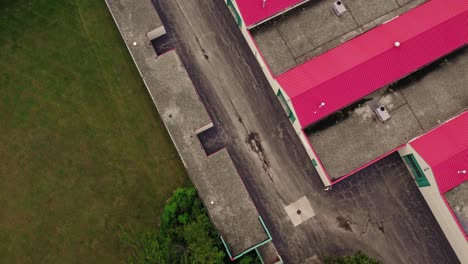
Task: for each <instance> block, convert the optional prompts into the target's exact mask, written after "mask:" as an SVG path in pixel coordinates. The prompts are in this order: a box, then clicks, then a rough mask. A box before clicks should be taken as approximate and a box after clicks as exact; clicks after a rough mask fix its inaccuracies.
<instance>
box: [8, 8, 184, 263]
mask: <svg viewBox="0 0 468 264" xmlns="http://www.w3.org/2000/svg"><path fill="white" fill-rule="evenodd" d="M187 184H189V181H188V180H187V177H186V173H185V170H184V169H183V166H182V163H181V162H180V160H179V158H178V155H177V152H176V151H175V148H174V147H173V145H172V143H171V141H170V138H169V136H168V134H167V132H166V130H165V128H164V125H163V123H162V122H161V120H160V118H159V116H158V114H157V111H156V109H155V107H154V105H153V103H152V101H151V99H150V97H149V95H148V94H147V91H146V89H145V87H144V85H143V82H142V80H141V79H140V76H139V75H138V72H137V70H136V68H135V66H134V65H133V62H132V60H131V58H130V56H129V54H128V52H127V50H126V48H125V46H124V44H123V41H122V40H121V37H120V35H119V33H118V31H117V28H116V27H115V25H114V22H113V20H112V17H111V15H110V14H109V12H108V10H107V7H106V5H105V3H104V0H76V1H68V0H65V1H58V0H0V263H122V262H124V261H125V260H127V258H128V256H129V254H130V253H131V249H130V248H128V247H126V246H125V244H124V243H122V241H121V239H120V235H121V234H122V232H124V231H128V230H136V231H138V230H149V229H150V228H154V227H155V226H156V225H157V221H158V217H159V215H160V213H161V211H162V208H163V206H164V204H165V201H166V200H167V199H168V197H169V196H170V195H171V193H172V191H173V190H174V189H175V188H176V187H179V186H183V185H187Z"/></svg>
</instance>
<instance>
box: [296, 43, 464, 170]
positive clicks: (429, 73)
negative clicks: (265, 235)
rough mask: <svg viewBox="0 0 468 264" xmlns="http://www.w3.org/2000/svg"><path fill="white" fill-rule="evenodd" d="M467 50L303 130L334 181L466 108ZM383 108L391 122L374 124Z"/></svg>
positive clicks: (460, 51) (462, 50)
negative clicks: (381, 107) (374, 111)
mask: <svg viewBox="0 0 468 264" xmlns="http://www.w3.org/2000/svg"><path fill="white" fill-rule="evenodd" d="M467 87H468V47H465V48H462V49H460V50H458V51H456V52H454V53H453V54H450V55H448V56H447V57H445V58H443V59H440V60H438V61H437V62H435V63H433V64H431V65H429V66H427V67H425V68H423V69H422V70H420V71H418V72H416V73H414V74H412V75H410V76H407V77H405V78H404V79H402V80H400V81H398V82H396V83H394V84H393V85H390V86H386V87H383V88H381V89H380V90H378V91H376V92H375V93H373V94H371V95H369V96H367V97H366V98H364V99H363V100H362V101H360V102H357V103H355V104H354V105H351V106H349V107H347V108H345V109H343V110H342V111H340V112H337V113H336V114H334V115H332V116H329V117H327V118H325V119H323V120H321V121H319V122H317V123H315V124H313V125H312V126H310V127H308V128H307V129H306V130H305V131H306V133H307V135H308V137H309V139H310V142H311V144H312V146H313V148H314V149H315V151H316V152H317V155H318V157H319V159H320V160H321V162H322V164H323V165H324V167H325V170H326V171H327V172H328V174H329V175H330V177H331V178H332V179H337V178H339V177H342V176H344V175H346V174H348V173H350V172H352V171H354V170H356V169H359V168H360V167H362V166H364V165H366V164H367V163H368V162H370V161H372V160H374V159H377V158H379V157H381V156H382V155H384V154H386V153H389V152H390V151H392V150H394V149H395V148H398V147H399V146H401V145H403V144H406V143H407V142H408V141H409V140H411V139H412V138H415V137H417V136H419V135H422V134H423V133H425V132H427V131H428V130H430V129H431V128H433V127H435V126H437V125H438V124H440V123H442V122H444V121H446V120H448V119H450V118H452V117H454V116H455V115H457V114H459V113H461V112H462V111H463V110H465V109H466V108H467V107H468V88H467ZM380 105H384V106H385V107H386V108H387V109H388V110H389V112H390V115H391V119H390V120H388V121H386V122H385V123H380V122H378V121H377V120H376V116H375V114H374V113H373V109H375V108H377V107H378V106H380Z"/></svg>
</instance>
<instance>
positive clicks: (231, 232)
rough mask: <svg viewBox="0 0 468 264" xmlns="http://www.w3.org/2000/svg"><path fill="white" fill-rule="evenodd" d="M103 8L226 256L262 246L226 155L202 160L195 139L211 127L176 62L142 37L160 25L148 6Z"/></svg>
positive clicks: (255, 218) (123, 3) (252, 210)
mask: <svg viewBox="0 0 468 264" xmlns="http://www.w3.org/2000/svg"><path fill="white" fill-rule="evenodd" d="M106 2H107V4H108V6H109V10H110V11H111V13H112V15H113V17H114V19H115V21H116V24H117V26H118V27H119V30H120V32H121V35H122V37H123V39H124V41H125V43H126V45H127V47H128V49H129V51H130V53H131V55H132V57H133V59H134V61H135V64H136V66H137V68H138V70H139V72H140V74H141V76H142V78H143V81H144V82H145V84H146V87H147V89H148V91H149V93H150V95H151V98H152V99H153V102H154V104H155V105H156V108H157V109H158V112H159V114H160V115H161V118H162V120H163V122H164V124H165V126H166V128H167V130H168V132H169V135H170V136H171V139H172V141H173V142H174V144H175V147H176V149H177V151H178V153H179V155H180V157H181V159H182V162H183V164H184V166H185V168H186V170H187V172H188V174H189V176H190V178H191V180H192V182H193V184H194V185H195V187H196V188H197V190H198V194H199V195H200V197H201V199H202V200H203V202H204V204H205V206H206V208H207V209H208V213H209V216H210V219H211V221H212V222H213V224H214V225H215V227H216V229H217V230H218V232H219V234H220V235H221V236H222V238H223V239H224V241H225V242H226V244H227V247H228V248H229V251H230V253H231V254H232V256H236V255H238V254H240V253H241V252H243V251H245V250H247V249H249V248H251V247H253V246H256V245H258V244H259V243H261V242H264V241H266V240H268V239H269V236H268V235H267V233H266V231H265V229H264V227H263V225H262V223H261V222H260V219H259V214H258V212H257V209H256V207H255V205H254V204H253V202H252V200H251V198H250V195H249V193H248V192H247V190H246V188H245V186H244V183H243V182H242V180H241V178H240V176H239V175H238V172H237V170H236V168H235V166H234V164H233V162H232V160H231V157H230V156H229V153H228V152H227V150H226V149H222V150H220V151H218V152H216V153H214V154H213V155H210V156H207V155H206V153H205V150H204V149H203V147H202V144H201V143H200V141H199V139H198V137H197V133H199V132H201V130H203V128H208V127H210V125H212V121H211V118H210V116H209V115H208V113H207V111H206V109H205V106H204V105H203V103H202V102H201V101H200V98H199V97H198V94H197V92H196V89H195V87H194V85H193V83H192V80H191V79H190V77H189V75H188V73H187V71H186V69H185V67H184V66H183V64H182V62H181V60H180V58H179V56H178V55H177V53H176V52H175V51H171V52H167V53H165V54H164V55H162V56H159V57H157V58H156V53H155V51H154V49H153V48H152V45H151V42H150V40H149V39H148V38H147V37H146V33H148V32H149V31H152V30H153V29H155V28H157V27H159V26H161V25H162V23H161V21H160V19H159V17H158V15H157V13H156V10H155V9H154V7H153V5H152V3H151V1H150V0H142V1H131V0H106ZM134 42H136V45H134Z"/></svg>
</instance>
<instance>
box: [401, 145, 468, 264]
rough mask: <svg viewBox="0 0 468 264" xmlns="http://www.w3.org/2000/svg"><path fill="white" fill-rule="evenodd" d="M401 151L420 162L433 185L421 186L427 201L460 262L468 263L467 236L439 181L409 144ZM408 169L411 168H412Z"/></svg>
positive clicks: (402, 153) (403, 154) (402, 154)
mask: <svg viewBox="0 0 468 264" xmlns="http://www.w3.org/2000/svg"><path fill="white" fill-rule="evenodd" d="M399 153H400V155H401V156H405V155H409V154H413V155H414V157H415V158H416V161H417V162H418V163H419V166H421V169H422V170H423V171H424V174H425V175H426V178H427V180H428V181H429V183H430V184H431V186H427V187H421V188H419V190H420V191H421V194H422V195H423V197H424V199H425V200H426V203H427V204H428V205H429V208H431V211H432V213H433V214H434V216H435V218H436V220H437V222H438V223H439V225H440V227H441V229H442V231H443V232H444V234H445V236H446V237H447V239H448V241H449V243H450V245H451V246H452V248H453V250H454V251H455V254H457V256H458V259H459V260H460V262H461V263H468V241H467V240H466V239H465V236H464V235H463V233H462V232H463V231H462V230H460V228H459V226H458V224H457V222H456V220H455V219H454V216H452V212H451V209H450V208H449V205H448V203H446V202H445V201H446V200H445V197H443V195H442V194H441V193H440V192H439V188H438V187H437V183H436V180H435V177H434V174H433V172H432V170H431V168H430V166H429V165H428V164H427V163H426V162H425V161H424V159H423V158H422V157H421V156H420V155H419V154H418V153H417V152H416V151H415V150H414V148H413V147H412V146H411V145H409V144H407V145H406V146H405V147H404V148H402V149H400V150H399ZM408 169H409V170H410V168H408ZM410 171H411V170H410ZM413 177H414V176H413ZM415 184H416V183H415Z"/></svg>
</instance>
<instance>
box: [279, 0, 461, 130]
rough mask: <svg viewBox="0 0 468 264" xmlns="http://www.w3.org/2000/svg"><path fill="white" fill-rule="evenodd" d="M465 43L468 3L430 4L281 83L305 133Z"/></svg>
mask: <svg viewBox="0 0 468 264" xmlns="http://www.w3.org/2000/svg"><path fill="white" fill-rule="evenodd" d="M395 42H399V43H400V46H399V47H395V46H394V44H395ZM467 43H468V0H432V1H429V2H427V3H425V4H423V5H421V6H419V7H417V8H415V9H413V10H411V11H409V12H407V13H405V14H403V15H402V16H400V17H398V18H396V19H393V20H391V21H390V22H388V23H386V24H383V25H381V26H379V27H377V28H375V29H373V30H371V31H369V32H367V33H365V34H362V35H360V36H358V37H356V38H354V39H352V40H350V41H348V42H346V43H344V44H342V45H340V46H338V47H337V48H335V49H332V50H330V51H328V52H326V53H324V54H322V55H320V56H318V57H315V58H314V59H312V60H309V61H308V62H306V63H304V64H302V65H299V66H297V67H295V68H293V69H291V70H289V71H287V72H285V73H283V74H281V75H279V76H278V77H277V80H278V82H279V83H280V85H281V86H282V87H283V89H284V90H285V92H286V93H287V94H288V96H289V98H291V102H292V104H293V107H294V109H295V111H296V114H297V117H298V120H299V123H300V124H301V126H302V127H303V128H304V127H306V126H308V125H310V124H312V123H314V122H316V121H317V120H319V119H321V118H323V117H325V116H327V115H330V114H332V113H334V112H335V111H337V110H339V109H341V108H343V107H345V106H347V105H349V104H351V103H353V102H355V101H357V100H359V99H360V98H362V97H364V96H366V95H368V94H370V93H372V92H374V91H375V90H377V89H379V88H381V87H383V86H385V85H387V84H389V83H391V82H394V81H396V80H398V79H400V78H402V77H404V76H405V75H407V74H410V73H412V72H414V71H415V70H417V69H419V68H421V67H423V66H424V65H427V64H429V63H430V62H432V61H434V60H436V59H438V58H440V57H442V56H444V55H446V54H448V53H450V52H451V51H453V50H455V49H457V48H460V47H462V46H464V45H466V44H467ZM323 103H324V104H323Z"/></svg>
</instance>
